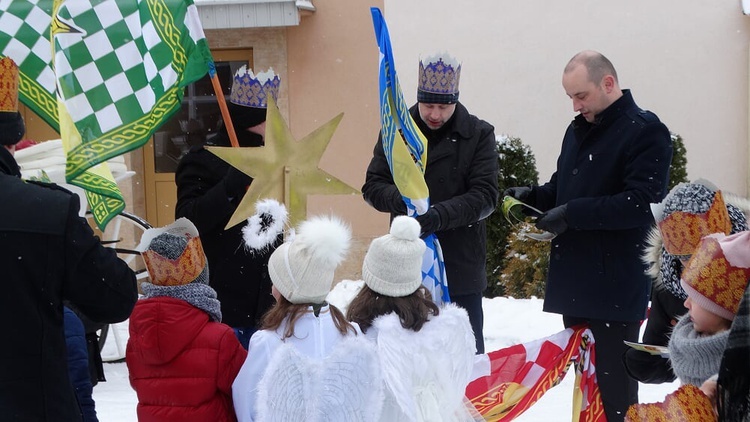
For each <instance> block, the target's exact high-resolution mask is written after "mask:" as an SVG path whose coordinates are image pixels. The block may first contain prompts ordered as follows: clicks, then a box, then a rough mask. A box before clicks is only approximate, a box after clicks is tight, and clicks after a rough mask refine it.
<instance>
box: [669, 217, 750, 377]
mask: <svg viewBox="0 0 750 422" xmlns="http://www.w3.org/2000/svg"><path fill="white" fill-rule="evenodd" d="M748 278H750V232H748V231H744V232H741V233H737V234H733V235H729V236H727V235H725V234H723V233H716V234H712V235H709V236H706V237H704V238H703V239H702V240H701V242H700V244H699V245H698V248H697V249H696V251H695V252H694V253H693V255H692V257H691V258H690V260H689V261H688V262H687V264H685V269H684V270H683V272H682V279H681V280H680V284H681V285H682V287H683V288H684V289H685V292H686V293H687V299H686V300H685V307H686V308H687V309H688V314H687V315H685V316H684V317H682V318H681V319H680V320H679V321H678V322H677V325H676V326H675V328H674V330H673V331H672V335H671V337H670V339H669V346H668V347H669V354H670V360H671V361H672V368H673V369H674V373H675V375H677V377H678V378H679V379H680V381H682V383H684V384H693V385H696V386H700V385H702V384H703V383H704V382H705V381H706V380H708V379H709V378H711V377H712V376H714V375H715V374H717V373H718V372H719V364H720V363H721V356H722V353H723V352H724V349H725V346H726V343H727V337H728V335H729V331H728V330H729V327H730V326H731V324H732V320H734V317H735V315H736V314H737V310H738V308H739V304H740V300H741V299H742V295H743V293H744V291H745V288H746V287H747V285H748Z"/></svg>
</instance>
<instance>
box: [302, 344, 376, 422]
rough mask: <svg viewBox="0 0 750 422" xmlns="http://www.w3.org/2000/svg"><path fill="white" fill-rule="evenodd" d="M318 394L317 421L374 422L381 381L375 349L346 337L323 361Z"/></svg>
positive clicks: (372, 346) (373, 346)
mask: <svg viewBox="0 0 750 422" xmlns="http://www.w3.org/2000/svg"><path fill="white" fill-rule="evenodd" d="M319 380H320V386H319V391H318V394H319V396H318V406H317V408H318V409H317V410H318V411H319V412H320V413H319V415H320V417H319V418H316V420H319V421H362V422H366V421H377V420H378V419H379V418H380V411H381V409H382V404H383V379H382V377H381V375H380V362H379V360H378V357H377V353H376V351H375V345H374V344H372V343H371V342H369V341H368V340H365V339H364V338H361V337H348V338H347V339H346V340H344V341H343V342H342V343H341V344H339V345H338V346H337V347H336V349H335V350H334V351H333V353H331V355H329V356H328V357H326V359H325V360H324V361H323V365H322V370H321V373H320V378H319Z"/></svg>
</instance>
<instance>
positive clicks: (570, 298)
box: [505, 51, 672, 422]
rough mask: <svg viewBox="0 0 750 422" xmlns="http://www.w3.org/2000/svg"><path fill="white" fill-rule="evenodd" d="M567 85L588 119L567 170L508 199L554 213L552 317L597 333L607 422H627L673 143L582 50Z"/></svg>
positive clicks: (606, 65)
mask: <svg viewBox="0 0 750 422" xmlns="http://www.w3.org/2000/svg"><path fill="white" fill-rule="evenodd" d="M562 85H563V88H564V89H565V93H566V94H567V95H568V97H570V99H571V100H572V101H573V111H574V112H576V113H578V115H577V116H576V117H575V119H573V121H572V122H571V123H570V125H569V126H568V128H567V130H566V131H565V136H564V137H563V143H562V149H561V152H560V155H559V157H558V159H557V170H556V171H555V173H554V174H553V175H552V177H551V178H550V180H549V182H547V183H545V184H544V185H541V186H532V187H514V188H510V189H508V190H507V191H506V192H505V194H506V195H511V196H514V197H515V198H517V199H520V200H522V201H524V202H526V203H528V204H530V205H533V206H535V207H536V208H538V209H540V210H542V211H544V214H543V215H542V216H540V217H539V218H538V219H537V222H536V225H537V227H538V228H539V229H541V230H546V231H549V232H552V233H555V234H556V235H557V236H556V237H555V238H554V239H553V240H552V245H551V246H552V248H551V255H550V263H549V273H548V278H547V289H546V293H545V300H544V311H546V312H552V313H558V314H561V315H562V317H563V324H564V325H565V327H571V326H574V325H579V324H587V325H588V326H589V327H590V328H591V330H592V332H593V334H594V339H595V342H596V343H595V350H596V375H597V380H598V383H599V388H600V390H601V395H602V400H603V402H604V410H605V413H606V415H607V420H608V421H610V422H612V421H622V420H623V419H624V417H625V413H626V411H627V408H628V406H629V405H630V404H633V403H636V402H637V401H638V383H637V382H636V381H635V380H632V379H630V378H629V377H628V375H627V372H626V371H625V367H624V365H623V363H622V355H623V353H624V352H625V350H626V348H627V346H625V345H624V344H623V340H628V341H634V342H635V341H638V331H639V326H640V321H641V320H642V319H643V318H644V317H645V311H646V307H647V305H648V300H649V292H650V290H651V281H650V279H649V278H648V276H647V275H646V273H645V267H644V264H643V263H642V262H641V260H640V254H641V253H642V251H643V247H644V242H645V237H646V234H647V233H648V230H649V228H650V227H651V225H652V224H653V222H654V219H653V216H652V215H651V210H650V207H649V204H650V203H656V202H659V201H661V200H662V199H663V198H664V196H665V195H666V193H667V182H668V178H669V165H670V162H671V159H672V142H671V137H670V134H669V130H668V129H667V127H666V126H665V125H664V124H663V123H661V122H660V121H659V118H658V117H656V115H655V114H654V113H651V112H649V111H645V110H642V109H640V108H639V107H638V106H637V105H636V103H635V101H634V100H633V96H632V95H631V93H630V91H629V90H626V89H621V88H620V85H619V82H618V79H617V72H616V71H615V68H614V66H613V65H612V63H611V62H610V61H609V60H608V59H607V58H606V57H604V56H603V55H602V54H601V53H598V52H595V51H582V52H580V53H578V54H576V55H575V56H574V57H573V58H572V59H571V60H570V62H568V64H567V66H565V70H564V71H563V77H562Z"/></svg>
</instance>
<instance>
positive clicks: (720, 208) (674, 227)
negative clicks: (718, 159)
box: [658, 191, 732, 257]
mask: <svg viewBox="0 0 750 422" xmlns="http://www.w3.org/2000/svg"><path fill="white" fill-rule="evenodd" d="M658 226H659V232H660V233H661V237H662V239H663V241H664V249H665V250H666V251H667V252H668V253H669V254H671V255H675V256H678V257H680V256H681V257H688V256H690V255H691V254H692V253H693V250H695V248H696V247H697V246H698V243H700V240H701V238H703V236H706V235H709V234H711V233H724V234H729V233H730V232H731V231H732V221H731V220H730V219H729V212H728V211H727V206H726V204H725V203H724V197H723V196H722V194H721V191H716V193H715V195H714V200H713V202H712V203H711V206H710V207H709V208H708V210H707V211H706V212H705V213H692V212H684V211H675V212H673V213H671V214H670V215H668V216H667V217H666V218H664V219H663V220H661V221H659V222H658Z"/></svg>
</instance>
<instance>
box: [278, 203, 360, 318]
mask: <svg viewBox="0 0 750 422" xmlns="http://www.w3.org/2000/svg"><path fill="white" fill-rule="evenodd" d="M350 242H351V230H350V229H349V226H347V225H346V224H344V223H343V222H342V221H341V220H340V219H338V218H336V217H313V218H311V219H309V220H307V221H304V222H303V223H302V224H301V225H300V227H299V229H298V230H297V232H296V234H295V236H294V238H293V239H292V240H291V241H288V242H285V243H284V244H282V245H281V246H279V247H278V248H276V250H275V251H274V252H273V253H272V254H271V257H270V258H269V259H268V275H269V276H271V282H272V283H273V285H274V287H276V290H278V291H279V293H281V295H282V296H284V297H285V298H286V300H288V301H289V302H291V303H296V304H302V303H310V304H314V303H321V302H323V301H324V300H325V298H326V296H327V295H328V293H329V292H330V291H331V286H332V285H333V276H334V272H335V271H336V268H337V267H338V266H339V264H341V262H342V261H343V260H344V257H345V256H346V252H347V251H348V250H349V244H350Z"/></svg>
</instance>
